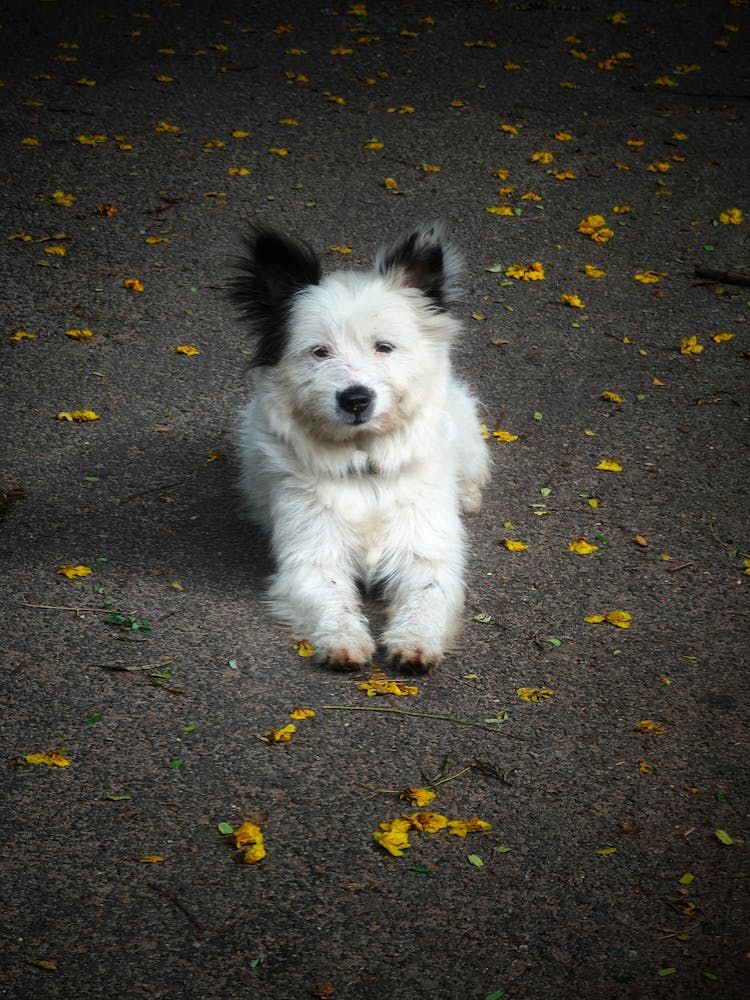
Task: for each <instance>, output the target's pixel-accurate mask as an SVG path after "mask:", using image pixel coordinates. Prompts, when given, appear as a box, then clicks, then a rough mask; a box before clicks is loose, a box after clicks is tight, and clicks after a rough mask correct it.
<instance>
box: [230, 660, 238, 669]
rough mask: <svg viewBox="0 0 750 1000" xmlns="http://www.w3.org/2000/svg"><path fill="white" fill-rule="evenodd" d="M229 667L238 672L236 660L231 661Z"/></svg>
mask: <svg viewBox="0 0 750 1000" xmlns="http://www.w3.org/2000/svg"><path fill="white" fill-rule="evenodd" d="M228 666H229V669H230V670H236V669H237V661H236V660H230V661H229V664H228Z"/></svg>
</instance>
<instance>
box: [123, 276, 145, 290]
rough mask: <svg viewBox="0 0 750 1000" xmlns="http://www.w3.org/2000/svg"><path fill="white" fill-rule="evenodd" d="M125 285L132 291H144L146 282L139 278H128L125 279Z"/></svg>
mask: <svg viewBox="0 0 750 1000" xmlns="http://www.w3.org/2000/svg"><path fill="white" fill-rule="evenodd" d="M123 285H124V286H125V287H126V288H127V289H128V290H129V291H131V292H142V291H143V289H144V287H145V286H144V284H143V282H142V281H139V280H138V278H126V279H125V280H124V281H123Z"/></svg>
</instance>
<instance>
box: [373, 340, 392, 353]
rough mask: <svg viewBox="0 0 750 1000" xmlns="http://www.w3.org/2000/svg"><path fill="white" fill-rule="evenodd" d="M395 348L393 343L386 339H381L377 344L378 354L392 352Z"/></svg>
mask: <svg viewBox="0 0 750 1000" xmlns="http://www.w3.org/2000/svg"><path fill="white" fill-rule="evenodd" d="M393 350H394V347H393V344H389V343H387V342H386V341H381V342H380V343H378V344H376V345H375V351H376V352H377V353H378V354H390V353H391V351H393Z"/></svg>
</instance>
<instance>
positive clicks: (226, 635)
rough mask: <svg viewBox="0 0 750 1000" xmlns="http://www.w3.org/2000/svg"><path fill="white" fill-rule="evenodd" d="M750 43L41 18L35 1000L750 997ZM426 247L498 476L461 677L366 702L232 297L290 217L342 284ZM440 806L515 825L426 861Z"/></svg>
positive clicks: (725, 9)
mask: <svg viewBox="0 0 750 1000" xmlns="http://www.w3.org/2000/svg"><path fill="white" fill-rule="evenodd" d="M749 31H750V10H749V9H748V5H747V3H746V2H743V0H729V2H719V0H713V2H708V3H703V4H690V3H683V2H678V0H664V2H660V3H655V2H651V3H649V2H645V0H623V2H622V3H619V2H618V3H610V2H605V3H542V2H539V3H537V2H512V0H502V2H497V3H492V2H485V0H477V2H475V3H460V2H456V0H453V2H443V3H434V2H433V3H430V2H428V0H416V2H414V3H388V2H382V3H378V2H372V0H371V2H369V3H367V4H352V3H348V2H345V3H343V4H341V5H340V6H334V7H322V6H318V5H317V4H307V3H301V2H289V3H280V4H278V5H265V4H263V5H261V4H258V3H245V4H239V3H236V2H233V0H227V2H226V3H223V4H197V3H190V2H185V3H183V4H178V3H169V2H167V3H161V2H156V0H143V2H142V3H140V2H139V5H138V6H135V7H131V6H130V5H123V4H121V3H116V2H114V0H103V2H99V3H96V4H93V3H88V2H75V3H73V2H72V0H57V2H36V0H10V2H8V3H6V5H5V13H4V17H3V23H2V32H1V33H0V66H1V67H2V71H1V73H0V81H1V82H2V88H1V89H0V95H1V96H2V111H1V112H0V114H1V116H2V119H1V120H2V129H3V159H2V164H1V165H0V177H1V179H2V185H3V212H2V217H3V222H2V234H3V239H4V254H3V259H4V264H3V274H4V279H3V288H4V296H3V298H4V307H3V310H2V324H1V326H0V338H1V346H2V353H3V358H2V366H3V367H2V371H3V396H4V403H3V433H2V438H3V445H4V448H3V452H4V454H3V459H4V461H3V472H2V483H0V485H2V488H3V491H4V494H3V504H2V524H1V529H2V530H1V531H0V545H1V546H2V555H3V559H4V563H3V565H4V567H5V569H4V573H3V592H4V596H3V601H2V614H3V618H4V620H5V626H4V635H5V638H4V640H3V648H4V651H3V673H4V689H5V705H4V710H3V713H2V716H1V717H0V738H1V739H2V757H3V761H4V764H5V765H6V766H5V767H4V770H3V783H4V792H3V803H4V804H3V810H2V818H1V822H2V849H3V858H4V860H3V885H4V906H3V916H2V936H3V944H4V947H3V955H2V968H3V977H2V985H0V996H3V997H28V996H34V997H36V998H38V1000H48V998H49V1000H52V998H55V1000H58V998H59V1000H61V998H69V997H73V996H75V997H76V998H80V1000H90V998H98V997H103V996H112V997H118V998H121V1000H141V998H169V1000H177V998H182V997H200V998H205V1000H219V998H221V1000H233V998H240V997H253V998H263V1000H265V998H269V1000H288V998H293V997H295V998H296V997H307V996H317V997H334V998H336V1000H381V998H396V1000H411V998H417V997H425V996H430V997H434V998H436V1000H485V998H490V997H491V998H499V997H501V996H503V997H507V998H508V1000H546V998H548V997H552V996H563V997H569V998H579V997H586V998H591V1000H597V998H610V997H615V998H619V997H622V998H651V997H655V996H659V997H661V996H664V997H670V998H680V1000H682V998H691V1000H692V998H694V997H702V996H706V997H715V998H721V1000H739V998H741V997H744V996H745V995H746V993H745V987H746V984H747V981H748V968H747V966H748V953H747V949H748V940H747V927H748V920H749V919H750V907H748V895H747V880H748V876H749V875H750V868H749V867H748V856H747V838H748V791H749V790H748V766H747V765H748V759H747V747H748V731H747V684H746V681H745V673H746V669H747V638H746V636H747V623H748V607H747V587H748V582H749V577H748V572H749V570H750V564H749V563H748V560H749V559H750V535H749V533H748V521H747V510H748V504H747V441H748V439H747V380H746V374H745V371H746V366H747V361H748V354H749V352H750V329H749V328H748V304H749V303H748V288H747V274H748V270H747V269H748V257H747V242H746V238H745V233H746V227H747V221H746V217H747V212H748V210H749V209H750V191H749V185H750V175H749V174H748V170H747V149H748V101H747V94H748V92H749V87H748V83H749V80H748V76H749V75H750V73H749V72H748V66H749V65H750V64H749V63H748V60H747V36H748V32H749ZM569 175H570V176H569ZM743 213H744V215H745V219H743ZM590 216H600V217H601V218H599V219H596V218H594V219H590V218H589V217H590ZM431 219H442V220H443V221H444V223H445V225H446V226H447V228H448V230H449V232H450V233H451V236H452V238H453V239H454V240H455V242H456V243H457V244H458V245H459V246H460V248H461V252H462V254H463V256H464V259H465V274H464V295H463V302H462V305H461V307H460V308H459V310H458V312H459V315H460V316H461V318H462V320H463V323H464V335H463V339H462V341H461V344H460V346H459V348H458V350H457V352H456V365H457V367H458V368H459V370H460V371H461V373H462V374H463V375H464V376H465V377H466V378H467V380H468V381H469V382H470V383H471V384H472V386H473V388H474V390H475V391H476V393H477V394H478V396H479V398H480V399H481V400H482V403H483V420H484V422H485V424H486V433H487V435H488V441H487V446H488V447H489V448H490V449H491V451H492V455H493V459H494V474H493V481H492V484H491V486H490V488H489V489H488V490H487V493H486V497H485V505H484V508H483V510H482V512H481V513H480V514H478V515H476V516H474V517H472V518H470V519H468V522H467V525H468V532H469V538H470V544H471V561H470V568H469V573H468V578H467V610H466V615H465V618H466V620H465V628H464V635H463V639H462V645H461V648H460V649H459V651H458V652H457V653H456V654H455V655H453V656H451V657H449V658H448V659H446V661H445V662H444V663H443V664H442V665H441V666H440V668H439V669H437V670H436V671H435V672H434V673H433V674H432V675H430V676H429V677H427V678H424V679H422V678H419V679H418V681H417V682H416V685H415V686H416V687H417V689H418V690H417V692H416V693H402V694H401V695H398V694H394V693H383V694H374V695H368V693H367V691H366V690H365V689H361V688H360V685H361V684H362V683H363V682H365V681H366V680H367V679H368V677H367V675H365V674H363V675H359V676H357V675H342V674H336V673H331V672H327V671H325V670H322V669H321V668H318V667H315V666H314V665H313V664H312V663H311V660H310V659H309V658H307V657H304V656H301V655H300V652H305V650H304V647H302V648H301V649H296V648H295V646H294V642H295V640H298V639H304V638H305V637H304V636H293V635H290V634H289V632H288V630H287V629H285V628H284V627H283V626H281V625H279V624H278V623H276V622H274V621H273V620H271V619H270V618H269V616H268V613H267V611H266V608H265V606H264V603H263V586H264V578H265V577H266V576H267V574H268V572H269V570H270V563H269V559H268V555H267V552H266V548H265V544H264V541H263V539H262V538H260V537H258V536H257V535H256V534H255V533H254V531H253V529H252V528H251V527H250V525H249V523H248V521H247V519H246V517H245V515H244V513H243V511H242V509H241V506H240V504H239V501H238V498H237V494H236V490H235V482H236V476H237V465H236V457H235V455H236V451H235V437H234V426H235V420H236V414H237V412H238V409H239V407H240V406H241V404H242V403H243V401H244V400H245V399H246V397H247V394H248V391H249V387H248V362H249V359H250V357H251V355H252V350H253V344H252V339H251V337H250V336H249V334H248V331H246V330H245V329H243V327H242V325H241V324H240V323H238V322H237V320H236V317H235V316H234V315H233V311H232V307H231V305H230V304H229V303H228V302H227V300H226V297H225V295H224V291H223V286H224V284H225V282H226V278H227V275H228V274H229V273H230V271H231V262H232V257H233V255H234V254H235V253H236V251H237V248H238V246H239V243H240V237H241V234H242V232H243V230H244V228H245V227H246V225H247V224H248V222H262V223H266V224H269V225H274V226H277V227H279V228H282V229H285V230H288V231H290V232H293V233H296V234H297V235H299V236H302V237H303V238H305V239H306V240H307V241H308V242H309V243H311V244H312V245H313V246H314V247H315V248H316V250H317V251H318V252H319V253H320V255H321V257H322V259H323V263H324V266H325V268H326V269H334V268H337V267H343V266H346V267H355V268H361V267H367V266H369V263H370V262H371V260H372V258H373V256H374V253H375V252H376V250H377V248H378V246H379V245H380V244H381V242H382V241H383V240H384V239H389V238H391V237H393V236H396V235H397V234H398V233H399V232H400V231H401V230H402V229H403V227H404V226H406V225H408V224H410V223H416V222H419V221H422V220H431ZM586 220H588V221H586ZM582 222H583V225H581V223H582ZM582 230H583V231H582ZM743 241H744V245H743ZM532 265H535V266H534V267H532ZM587 265H589V268H595V269H597V270H594V271H591V270H589V271H588V272H587V271H586V270H585V269H586V266H587ZM696 266H697V267H698V268H699V269H704V270H705V269H706V268H708V269H710V270H712V271H719V272H723V273H724V277H723V278H720V279H718V280H715V279H713V278H711V277H710V276H709V277H706V276H705V275H704V274H701V273H696V270H695V268H696ZM540 268H541V269H540ZM743 269H744V274H743ZM599 271H602V272H604V273H603V274H601V275H600V276H596V275H598V274H599ZM542 272H543V278H541V279H540V280H525V278H526V279H528V278H529V277H530V275H531V273H535V274H536V275H540V274H541V273H542ZM743 277H744V281H745V284H743V283H742V281H743ZM133 279H135V281H133ZM563 296H577V298H573V299H568V300H567V301H566V300H564V299H563ZM74 331H91V336H88V335H87V334H86V333H75V332H74ZM79 338H82V339H79ZM184 347H193V348H195V349H196V350H197V352H198V353H195V352H188V353H187V354H185V353H181V350H180V349H181V348H184ZM87 411H90V412H88V413H87ZM82 413H83V415H84V416H86V415H88V416H89V417H91V415H92V414H94V415H95V416H96V419H88V420H85V419H84V420H81V419H77V418H80V416H81V414H82ZM66 414H67V416H66ZM496 431H498V432H506V433H505V434H499V435H498V434H495V432H496ZM503 437H510V438H511V440H503ZM602 462H604V463H605V465H604V466H602ZM611 463H613V464H611ZM608 464H610V467H609V468H607V465H608ZM580 539H585V540H586V541H587V542H588V544H589V546H592V547H595V548H593V549H592V550H589V551H586V549H587V546H582V545H580V544H578V545H577V546H576V545H575V544H574V543H576V542H578V541H579V540H580ZM507 542H520V543H522V544H523V545H525V546H526V548H521V549H519V548H516V549H515V550H514V547H513V546H511V547H510V548H508V547H507V545H506V543H507ZM571 545H573V546H574V547H573V550H571ZM576 548H578V549H580V548H583V549H584V551H583V552H580V551H575V549H576ZM63 566H67V567H73V569H70V570H69V573H72V574H74V575H72V576H70V577H69V576H66V575H65V574H64V573H61V572H60V571H59V569H60V567H63ZM76 567H78V569H76ZM80 567H84V569H81V568H80ZM85 570H90V572H87V573H86V572H85ZM76 573H85V575H75V574H76ZM84 609H86V610H84ZM107 609H109V611H108V610H107ZM613 611H619V612H627V614H628V615H629V616H630V618H628V617H623V616H617V615H615V616H613V615H611V612H613ZM113 612H114V613H113ZM607 615H609V619H608V618H607V617H606V616H607ZM591 618H594V619H599V620H594V621H591V620H587V619H591ZM625 626H627V627H625ZM381 666H382V665H381ZM388 679H389V680H400V681H401V682H403V683H407V684H412V683H413V681H412V680H408V679H405V678H392V677H389V678H388ZM298 706H305V707H307V708H309V709H312V710H313V711H314V712H315V715H314V716H313V717H309V718H306V719H301V720H298V721H296V722H295V723H294V724H295V725H296V731H295V732H294V733H293V734H292V738H291V739H290V740H289V741H288V742H281V743H273V742H269V739H268V738H267V737H264V734H267V733H269V732H270V731H272V730H277V729H280V728H282V727H284V726H285V725H287V724H289V723H290V721H291V720H290V712H291V711H292V710H293V709H294V708H295V707H298ZM332 706H333V707H332ZM48 751H58V752H59V754H60V755H61V756H60V757H59V758H55V757H52V758H49V757H46V758H45V757H42V758H41V762H37V763H35V761H39V760H40V758H38V757H35V756H34V755H36V754H44V753H46V752H48ZM66 762H67V763H68V765H69V766H64V765H65V764H66ZM442 779H450V780H442ZM406 786H415V787H420V788H423V787H426V786H432V790H433V791H434V792H436V797H435V798H434V799H433V800H432V801H431V802H430V803H429V805H428V806H425V807H422V811H424V810H425V809H427V810H429V811H432V812H435V813H438V814H440V815H442V816H445V817H447V819H448V820H456V819H465V820H470V819H473V818H478V819H480V820H483V821H484V822H485V823H487V824H489V825H490V829H489V830H486V829H485V830H479V831H474V832H468V833H467V834H466V836H465V837H463V838H462V837H460V836H458V835H456V834H455V833H450V832H448V830H447V829H443V830H440V831H438V832H436V833H428V832H420V831H418V830H416V829H414V828H413V827H412V829H411V830H410V831H409V833H408V839H409V841H410V843H411V847H410V849H409V850H408V851H407V852H405V853H404V854H402V855H399V854H398V849H396V851H397V854H396V855H392V854H391V853H389V852H388V851H387V850H386V849H385V848H384V847H383V846H382V845H381V844H380V843H378V842H376V841H375V839H374V838H373V832H375V831H380V830H381V828H380V824H381V823H387V822H390V821H392V820H394V819H396V818H398V817H399V816H401V815H402V814H404V813H409V814H411V813H414V812H417V811H419V807H415V806H412V805H410V803H409V802H408V801H406V800H403V799H400V798H399V791H400V790H401V789H402V788H404V787H406ZM248 821H250V822H253V823H254V824H255V825H256V826H257V827H259V828H260V830H261V831H262V834H263V838H264V846H265V850H266V856H265V857H264V858H263V859H262V860H259V861H257V862H255V863H251V864H246V863H243V861H242V857H243V852H242V850H239V849H237V848H236V847H235V846H234V844H233V841H232V836H231V834H230V833H229V832H228V831H231V830H237V829H238V828H239V827H240V826H241V824H242V823H243V822H248ZM381 832H382V831H381Z"/></svg>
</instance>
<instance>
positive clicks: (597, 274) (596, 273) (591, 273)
mask: <svg viewBox="0 0 750 1000" xmlns="http://www.w3.org/2000/svg"><path fill="white" fill-rule="evenodd" d="M583 273H584V274H585V275H586V277H587V278H603V277H604V275H605V274H606V273H607V272H606V271H603V270H602V269H601V268H600V267H594V265H593V264H586V266H585V267H584V269H583Z"/></svg>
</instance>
